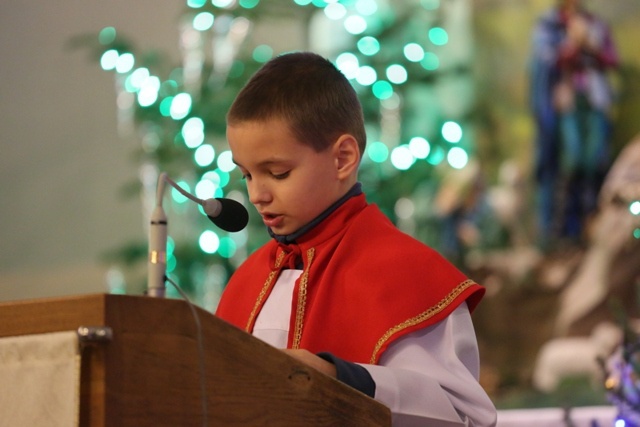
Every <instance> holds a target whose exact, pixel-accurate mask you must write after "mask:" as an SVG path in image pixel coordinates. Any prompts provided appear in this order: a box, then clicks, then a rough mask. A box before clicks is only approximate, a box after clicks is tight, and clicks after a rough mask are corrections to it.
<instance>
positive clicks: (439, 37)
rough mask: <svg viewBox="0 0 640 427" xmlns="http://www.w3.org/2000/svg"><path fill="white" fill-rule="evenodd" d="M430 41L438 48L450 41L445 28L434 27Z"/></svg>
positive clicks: (430, 31)
mask: <svg viewBox="0 0 640 427" xmlns="http://www.w3.org/2000/svg"><path fill="white" fill-rule="evenodd" d="M429 40H431V43H433V44H435V45H436V46H443V45H445V44H447V42H448V41H449V34H447V31H446V30H445V29H444V28H441V27H433V28H432V29H430V30H429Z"/></svg>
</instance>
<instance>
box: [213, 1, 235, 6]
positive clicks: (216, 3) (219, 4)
mask: <svg viewBox="0 0 640 427" xmlns="http://www.w3.org/2000/svg"><path fill="white" fill-rule="evenodd" d="M233 2H234V0H211V4H212V5H214V6H216V7H229V6H231V5H233Z"/></svg>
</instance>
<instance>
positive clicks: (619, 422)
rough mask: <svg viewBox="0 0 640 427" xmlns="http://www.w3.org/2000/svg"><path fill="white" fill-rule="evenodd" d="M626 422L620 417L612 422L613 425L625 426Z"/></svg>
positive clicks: (616, 426) (617, 426)
mask: <svg viewBox="0 0 640 427" xmlns="http://www.w3.org/2000/svg"><path fill="white" fill-rule="evenodd" d="M626 425H627V422H626V421H625V420H623V419H622V418H618V419H617V420H616V422H615V423H614V426H615V427H626Z"/></svg>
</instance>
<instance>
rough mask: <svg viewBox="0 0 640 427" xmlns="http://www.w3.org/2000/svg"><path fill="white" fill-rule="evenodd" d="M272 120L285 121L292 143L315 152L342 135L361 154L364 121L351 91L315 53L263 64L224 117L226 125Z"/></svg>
mask: <svg viewBox="0 0 640 427" xmlns="http://www.w3.org/2000/svg"><path fill="white" fill-rule="evenodd" d="M274 118H280V119H284V120H286V121H287V122H288V124H289V126H290V129H291V131H292V133H293V134H294V135H295V137H296V138H297V139H298V140H299V141H300V142H301V143H303V144H307V145H310V146H311V147H313V148H314V149H315V150H316V151H318V152H320V151H323V150H325V149H326V148H328V147H329V146H330V144H331V143H332V142H334V141H335V140H336V139H337V138H338V137H339V136H340V135H343V134H345V133H348V134H350V135H352V136H353V137H354V138H356V140H357V141H358V147H359V149H360V153H361V154H362V153H363V152H364V148H365V145H366V134H365V130H364V118H363V113H362V106H361V105H360V101H359V100H358V97H357V95H356V93H355V90H354V89H353V87H352V86H351V84H350V83H349V81H348V80H347V79H346V77H345V76H344V75H343V74H342V73H341V72H340V70H338V69H337V68H336V67H335V65H333V63H331V62H330V61H329V60H327V59H325V58H323V57H321V56H319V55H317V54H315V53H311V52H295V53H287V54H283V55H280V56H277V57H275V58H273V59H272V60H270V61H269V62H267V63H266V64H265V65H264V66H263V67H262V68H261V69H260V70H258V72H257V73H255V74H254V75H253V77H251V79H250V80H249V82H248V83H247V84H246V85H245V87H244V88H243V89H242V90H241V91H240V93H239V94H238V96H237V97H236V99H235V101H234V102H233V104H232V105H231V108H230V110H229V112H228V113H227V123H228V124H229V125H234V124H238V123H242V122H245V121H266V120H269V119H274Z"/></svg>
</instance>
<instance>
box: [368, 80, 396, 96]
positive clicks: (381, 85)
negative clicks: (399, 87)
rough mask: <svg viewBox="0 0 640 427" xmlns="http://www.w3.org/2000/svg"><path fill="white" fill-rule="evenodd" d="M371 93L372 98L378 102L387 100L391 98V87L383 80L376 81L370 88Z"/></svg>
mask: <svg viewBox="0 0 640 427" xmlns="http://www.w3.org/2000/svg"><path fill="white" fill-rule="evenodd" d="M371 91H372V92H373V96H375V97H376V98H378V99H380V100H385V99H389V98H391V97H392V96H393V87H392V86H391V83H389V82H387V81H385V80H378V81H377V82H375V83H374V84H373V86H372V87H371Z"/></svg>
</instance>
